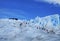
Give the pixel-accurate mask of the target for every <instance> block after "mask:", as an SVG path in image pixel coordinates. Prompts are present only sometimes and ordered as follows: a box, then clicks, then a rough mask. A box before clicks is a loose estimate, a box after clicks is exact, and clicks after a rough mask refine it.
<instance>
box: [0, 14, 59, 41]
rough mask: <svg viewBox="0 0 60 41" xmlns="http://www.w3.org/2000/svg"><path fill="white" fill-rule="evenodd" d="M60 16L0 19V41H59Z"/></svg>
mask: <svg viewBox="0 0 60 41" xmlns="http://www.w3.org/2000/svg"><path fill="white" fill-rule="evenodd" d="M59 40H60V15H58V14H55V15H50V16H46V17H38V16H37V17H36V18H35V19H31V20H15V19H12V18H9V19H0V41H59Z"/></svg>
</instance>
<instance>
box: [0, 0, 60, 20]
mask: <svg viewBox="0 0 60 41" xmlns="http://www.w3.org/2000/svg"><path fill="white" fill-rule="evenodd" d="M53 14H60V4H59V5H58V4H50V3H48V2H43V1H35V0H0V18H9V17H16V18H19V19H24V18H25V19H31V18H35V17H36V16H39V17H44V16H47V15H53Z"/></svg>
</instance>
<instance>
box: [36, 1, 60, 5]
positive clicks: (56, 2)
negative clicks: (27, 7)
mask: <svg viewBox="0 0 60 41" xmlns="http://www.w3.org/2000/svg"><path fill="white" fill-rule="evenodd" d="M36 1H37V0H36ZM38 1H43V2H48V3H52V4H59V5H60V0H38Z"/></svg>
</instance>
